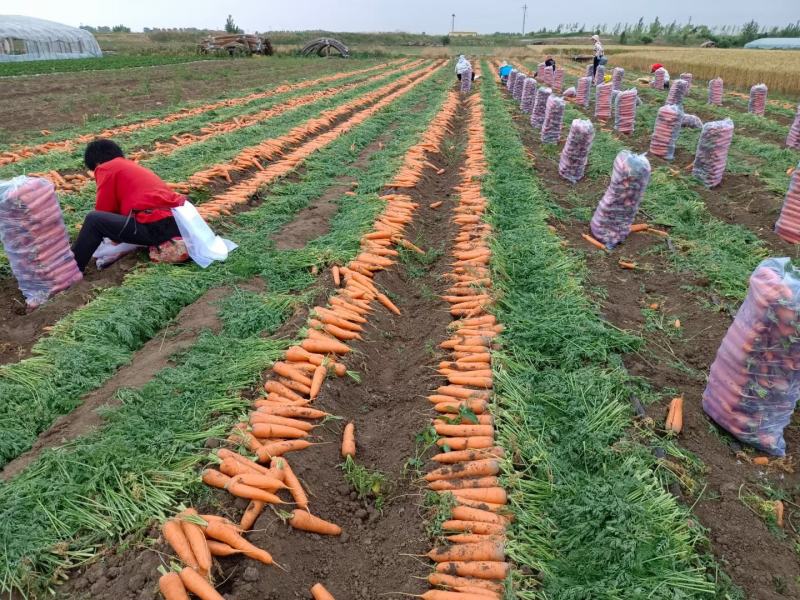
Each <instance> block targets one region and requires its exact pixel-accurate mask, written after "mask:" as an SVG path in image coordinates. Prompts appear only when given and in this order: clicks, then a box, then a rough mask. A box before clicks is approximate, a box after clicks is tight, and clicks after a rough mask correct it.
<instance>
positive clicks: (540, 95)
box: [530, 85, 552, 129]
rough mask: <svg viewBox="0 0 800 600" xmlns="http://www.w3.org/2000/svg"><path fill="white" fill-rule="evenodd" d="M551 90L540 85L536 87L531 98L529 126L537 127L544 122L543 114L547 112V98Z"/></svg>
mask: <svg viewBox="0 0 800 600" xmlns="http://www.w3.org/2000/svg"><path fill="white" fill-rule="evenodd" d="M551 93H552V90H551V89H550V88H549V87H545V86H543V85H540V86H539V87H538V88H537V89H536V96H535V98H534V100H533V108H532V109H531V121H530V122H531V127H533V128H534V129H539V128H540V127H541V126H542V124H543V123H544V115H545V112H547V99H548V98H549V97H550V94H551Z"/></svg>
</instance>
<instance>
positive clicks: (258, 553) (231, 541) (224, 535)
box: [190, 521, 273, 591]
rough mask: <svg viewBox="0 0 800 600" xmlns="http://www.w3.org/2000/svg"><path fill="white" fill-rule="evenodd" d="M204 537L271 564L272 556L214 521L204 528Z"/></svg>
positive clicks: (232, 530) (229, 528) (233, 530)
mask: <svg viewBox="0 0 800 600" xmlns="http://www.w3.org/2000/svg"><path fill="white" fill-rule="evenodd" d="M206 535H207V536H208V537H210V538H213V539H215V540H217V541H218V542H224V543H225V544H228V546H230V547H231V548H235V549H236V550H241V551H242V553H243V554H244V555H245V556H248V557H250V558H252V559H254V560H257V561H259V562H262V563H264V564H265V565H271V564H272V563H273V560H272V556H270V554H269V552H267V551H266V550H262V549H261V548H259V547H258V546H254V545H253V544H251V543H250V542H248V541H247V540H246V539H244V538H243V537H242V536H241V535H239V534H238V533H237V532H236V530H235V529H233V528H232V527H229V526H227V525H223V524H222V523H218V522H215V521H210V522H209V523H208V525H207V526H206ZM190 591H194V590H190Z"/></svg>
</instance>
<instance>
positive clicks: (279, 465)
mask: <svg viewBox="0 0 800 600" xmlns="http://www.w3.org/2000/svg"><path fill="white" fill-rule="evenodd" d="M270 466H272V467H273V468H274V469H276V470H278V471H280V472H281V476H282V477H283V481H284V482H285V483H286V485H288V486H289V493H291V494H292V498H293V499H294V502H295V504H297V506H299V507H300V508H302V509H303V510H308V496H307V495H306V492H305V490H304V489H303V486H302V484H301V483H300V480H299V479H298V478H297V476H296V475H295V474H294V471H292V468H291V467H290V466H289V462H288V461H287V460H286V459H285V458H278V459H274V458H273V459H272V461H271V462H270Z"/></svg>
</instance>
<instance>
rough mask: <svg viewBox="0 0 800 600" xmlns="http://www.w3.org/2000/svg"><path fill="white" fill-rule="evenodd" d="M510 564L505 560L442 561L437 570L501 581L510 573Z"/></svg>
mask: <svg viewBox="0 0 800 600" xmlns="http://www.w3.org/2000/svg"><path fill="white" fill-rule="evenodd" d="M508 570H509V566H508V563H505V562H490V561H471V562H442V563H439V564H437V565H436V571H438V572H439V573H447V574H450V575H458V576H460V577H477V578H478V579H491V580H496V581H500V580H503V579H505V578H506V576H507V575H508Z"/></svg>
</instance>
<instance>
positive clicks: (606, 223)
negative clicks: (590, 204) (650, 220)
mask: <svg viewBox="0 0 800 600" xmlns="http://www.w3.org/2000/svg"><path fill="white" fill-rule="evenodd" d="M649 181H650V162H649V161H648V160H647V157H646V156H645V155H644V154H633V153H631V152H629V151H628V150H622V151H621V152H620V153H619V154H617V157H616V158H615V159H614V171H613V172H612V174H611V181H610V182H609V184H608V188H607V189H606V193H605V194H603V198H602V199H601V200H600V202H599V203H598V205H597V208H596V209H595V211H594V214H593V215H592V220H591V222H590V223H589V225H590V227H591V229H592V235H594V237H595V238H596V239H598V240H600V242H602V244H603V245H605V247H606V248H613V247H614V246H616V245H617V244H619V243H621V242H623V241H625V239H626V238H627V237H628V234H629V233H630V232H631V225H632V224H633V220H634V219H635V218H636V212H637V211H638V210H639V204H641V202H642V197H643V196H644V191H645V189H647V184H648V183H649Z"/></svg>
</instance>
